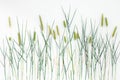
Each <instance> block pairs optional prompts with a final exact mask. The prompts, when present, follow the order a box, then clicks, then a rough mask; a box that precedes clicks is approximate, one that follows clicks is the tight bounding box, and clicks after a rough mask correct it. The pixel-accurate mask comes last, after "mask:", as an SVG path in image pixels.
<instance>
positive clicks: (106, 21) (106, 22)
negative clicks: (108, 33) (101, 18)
mask: <svg viewBox="0 0 120 80" xmlns="http://www.w3.org/2000/svg"><path fill="white" fill-rule="evenodd" d="M105 24H106V26H108V20H107V18H106V17H105Z"/></svg>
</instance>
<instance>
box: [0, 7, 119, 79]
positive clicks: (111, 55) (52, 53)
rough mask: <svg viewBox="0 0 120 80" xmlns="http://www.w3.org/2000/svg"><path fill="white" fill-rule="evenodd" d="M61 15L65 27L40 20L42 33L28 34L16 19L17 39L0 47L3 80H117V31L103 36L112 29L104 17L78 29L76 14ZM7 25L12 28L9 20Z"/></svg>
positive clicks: (40, 31) (8, 39)
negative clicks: (45, 23) (100, 30)
mask: <svg viewBox="0 0 120 80" xmlns="http://www.w3.org/2000/svg"><path fill="white" fill-rule="evenodd" d="M62 11H63V14H64V19H63V21H61V24H62V26H59V25H56V24H55V23H54V22H53V24H52V25H47V26H45V25H44V21H43V20H42V17H41V16H38V20H39V26H38V27H39V31H35V30H34V31H33V32H28V31H27V26H26V25H25V26H24V25H22V26H20V24H19V21H18V19H17V25H18V33H16V34H17V38H16V39H14V38H12V37H7V38H6V40H4V42H3V43H4V44H5V45H3V46H1V47H0V53H1V56H2V58H3V60H2V61H0V63H1V66H3V68H4V80H116V71H117V70H116V69H117V62H118V59H119V55H120V52H119V42H118V41H117V27H115V28H114V30H113V32H111V34H106V36H103V35H102V34H101V33H100V32H99V29H100V28H104V26H106V27H107V28H109V27H108V26H109V24H108V20H107V17H105V16H104V15H103V14H102V16H101V20H100V25H95V24H93V22H92V20H90V21H87V20H85V21H84V20H83V19H81V25H78V26H81V27H80V28H79V27H78V26H77V25H76V24H74V23H73V21H74V19H75V15H76V11H74V13H73V14H72V15H71V10H69V13H68V14H66V13H65V11H64V9H62ZM8 23H9V26H10V28H12V21H11V18H10V17H8ZM88 24H89V25H88ZM24 27H25V28H24ZM60 27H62V28H60ZM88 27H89V32H88V31H87V28H88Z"/></svg>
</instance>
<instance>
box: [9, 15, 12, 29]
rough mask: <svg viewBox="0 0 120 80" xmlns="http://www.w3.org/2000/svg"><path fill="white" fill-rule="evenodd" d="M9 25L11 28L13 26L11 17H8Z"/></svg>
mask: <svg viewBox="0 0 120 80" xmlns="http://www.w3.org/2000/svg"><path fill="white" fill-rule="evenodd" d="M8 24H9V27H11V26H12V24H11V18H10V16H9V17H8Z"/></svg>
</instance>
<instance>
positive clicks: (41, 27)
mask: <svg viewBox="0 0 120 80" xmlns="http://www.w3.org/2000/svg"><path fill="white" fill-rule="evenodd" d="M39 21H40V29H41V31H43V30H44V26H43V21H42V18H41V16H39Z"/></svg>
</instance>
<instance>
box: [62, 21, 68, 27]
mask: <svg viewBox="0 0 120 80" xmlns="http://www.w3.org/2000/svg"><path fill="white" fill-rule="evenodd" d="M63 26H64V27H65V28H66V27H67V25H66V21H65V20H64V21H63Z"/></svg>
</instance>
